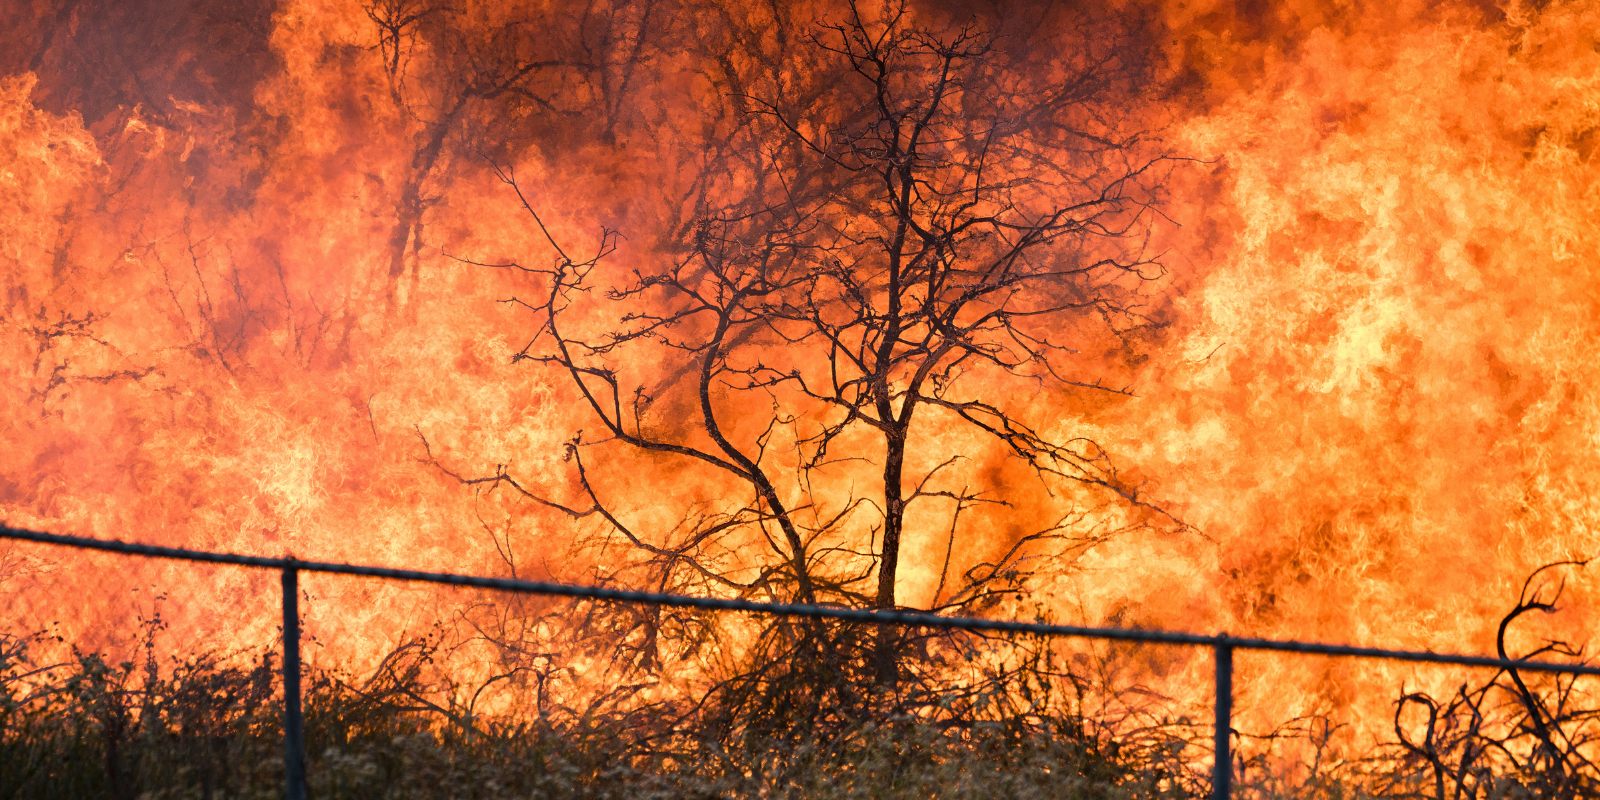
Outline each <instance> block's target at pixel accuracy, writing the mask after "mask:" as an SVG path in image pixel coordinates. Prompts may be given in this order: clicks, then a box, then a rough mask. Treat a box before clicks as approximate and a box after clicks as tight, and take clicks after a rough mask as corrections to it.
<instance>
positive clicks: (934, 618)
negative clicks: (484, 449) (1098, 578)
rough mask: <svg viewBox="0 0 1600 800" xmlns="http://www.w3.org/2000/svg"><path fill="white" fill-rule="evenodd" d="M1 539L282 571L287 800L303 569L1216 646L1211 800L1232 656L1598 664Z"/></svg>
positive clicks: (1, 534) (292, 771) (1539, 666)
mask: <svg viewBox="0 0 1600 800" xmlns="http://www.w3.org/2000/svg"><path fill="white" fill-rule="evenodd" d="M0 539H16V540H21V541H27V542H38V543H41V544H53V545H62V546H66V547H76V548H81V549H86V550H102V551H106V552H111V553H122V554H125V555H136V556H148V557H151V558H171V559H179V560H183V561H201V562H206V563H210V564H233V565H237V566H243V567H255V568H258V569H274V570H278V571H279V572H280V573H281V575H282V578H283V755H284V764H285V785H284V796H285V797H286V798H288V800H304V799H305V796H306V788H305V738H304V729H303V723H304V721H303V718H302V716H301V710H300V672H301V670H300V611H299V575H300V573H301V572H326V573H333V574H337V575H358V576H362V577H367V578H387V579H389V580H399V581H421V582H425V583H439V584H444V585H447V586H471V587H476V588H479V589H494V590H497V591H506V592H518V593H522V594H538V595H550V596H556V597H578V598H587V599H591V600H607V601H613V602H619V603H638V604H644V605H658V606H670V607H675V608H699V609H710V610H716V611H743V612H747V613H752V614H767V615H771V616H780V617H806V618H811V619H836V620H845V621H850V622H868V623H876V624H881V625H897V626H901V627H917V628H943V629H955V630H969V631H993V632H1009V633H1029V634H1036V635H1040V636H1053V637H1077V638H1089V639H1108V640H1113V641H1123V642H1150V643H1156V644H1172V645H1187V646H1197V647H1208V648H1211V650H1212V653H1213V655H1214V658H1215V664H1216V703H1215V706H1214V708H1215V729H1214V737H1213V748H1214V754H1215V759H1214V761H1215V766H1214V767H1213V770H1214V771H1213V773H1212V795H1211V796H1212V797H1213V798H1215V800H1227V798H1229V797H1230V796H1231V794H1232V783H1233V758H1232V755H1231V747H1232V741H1231V731H1232V727H1231V720H1232V715H1233V652H1234V651H1235V650H1266V651H1275V652H1280V653H1309V654H1314V655H1324V656H1349V657H1356V658H1380V659H1391V660H1397V661H1417V662H1426V663H1432V664H1457V665H1461V666H1468V667H1495V668H1497V669H1518V670H1524V671H1530V672H1553V673H1563V674H1571V675H1600V667H1591V666H1582V665H1573V664H1556V663H1552V662H1548V661H1530V660H1522V659H1510V660H1508V659H1501V658H1491V657H1488V656H1469V655H1456V654H1451V653H1431V652H1419V651H1414V650H1388V649H1383V648H1378V647H1353V646H1350V645H1340V644H1321V643H1316V642H1300V641H1293V640H1284V639H1253V638H1248V637H1239V636H1230V635H1228V634H1226V633H1218V634H1215V635H1206V634H1200V633H1184V632H1178V631H1153V630H1135V629H1130V628H1102V627H1091V626H1084V625H1047V624H1043V623H1036V622H1011V621H1006V620H991V619H981V618H978V617H952V616H942V615H939V614H928V613H920V612H914V611H868V610H862V609H853V608H836V607H831V606H817V605H806V604H799V603H761V602H755V601H751V600H726V599H719V598H712V597H688V596H684V595H675V594H662V593H659V592H636V591H631V590H627V589H607V588H603V587H598V586H579V585H573V584H565V583H543V582H539V581H523V580H511V579H507V578H486V577H482V576H476V575H456V574H453V573H448V572H419V571H416V570H407V569H391V568H389V567H370V566H361V565H356V564H334V563H329V562H323V561H301V560H299V559H294V558H261V557H258V556H244V555H238V554H235V553H212V552H207V551H203V550H187V549H184V548H179V547H158V546H156V545H148V544H138V543H134V542H121V541H115V540H105V539H91V538H87V537H82V536H64V535H61V534H54V533H41V532H39V531H30V530H24V529H21V528H12V527H9V526H5V525H0Z"/></svg>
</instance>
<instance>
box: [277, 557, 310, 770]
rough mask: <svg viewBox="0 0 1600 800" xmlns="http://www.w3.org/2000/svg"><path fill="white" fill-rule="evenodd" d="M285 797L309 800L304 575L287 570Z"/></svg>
mask: <svg viewBox="0 0 1600 800" xmlns="http://www.w3.org/2000/svg"><path fill="white" fill-rule="evenodd" d="M283 796H284V797H285V798H287V800H306V740H305V719H304V718H303V717H302V716H301V712H300V573H299V571H298V570H296V569H295V568H294V567H284V568H283Z"/></svg>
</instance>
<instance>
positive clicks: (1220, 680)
mask: <svg viewBox="0 0 1600 800" xmlns="http://www.w3.org/2000/svg"><path fill="white" fill-rule="evenodd" d="M1215 653H1216V662H1217V703H1216V712H1217V721H1216V732H1215V739H1213V752H1214V753H1215V756H1216V764H1215V765H1214V766H1213V767H1212V775H1211V797H1212V800H1228V798H1229V797H1230V796H1231V795H1232V794H1233V751H1232V746H1231V745H1232V743H1233V742H1232V736H1233V642H1232V641H1231V640H1229V639H1228V634H1226V633H1219V634H1217V644H1216V650H1215Z"/></svg>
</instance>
